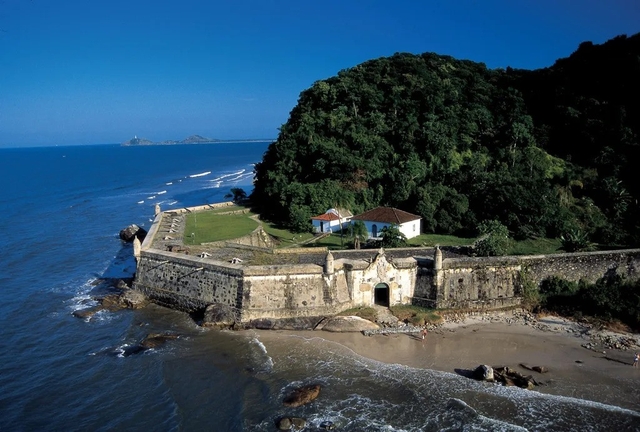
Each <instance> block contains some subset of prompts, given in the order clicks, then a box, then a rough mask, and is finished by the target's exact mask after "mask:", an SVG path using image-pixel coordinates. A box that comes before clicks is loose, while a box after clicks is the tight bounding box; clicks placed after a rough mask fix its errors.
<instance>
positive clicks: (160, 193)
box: [156, 190, 167, 195]
mask: <svg viewBox="0 0 640 432" xmlns="http://www.w3.org/2000/svg"><path fill="white" fill-rule="evenodd" d="M166 193H167V191H166V190H163V191H160V192H158V193H157V194H156V195H164V194H166Z"/></svg>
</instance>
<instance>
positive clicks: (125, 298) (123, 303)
mask: <svg viewBox="0 0 640 432" xmlns="http://www.w3.org/2000/svg"><path fill="white" fill-rule="evenodd" d="M123 284H124V282H123ZM120 286H121V285H119V287H120ZM121 289H122V292H121V293H119V294H107V295H105V296H104V297H101V298H98V299H97V301H98V303H99V304H97V305H96V306H92V307H90V308H86V309H78V310H76V311H73V316H74V317H76V318H81V319H90V318H91V317H93V316H94V315H95V314H96V313H98V312H100V311H102V310H106V311H109V312H117V311H119V310H122V309H141V308H143V307H145V306H146V305H147V304H149V299H148V298H147V297H146V296H145V295H144V294H143V293H141V292H140V291H138V290H133V289H129V288H128V287H127V286H126V284H124V285H122V288H121Z"/></svg>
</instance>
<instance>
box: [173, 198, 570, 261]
mask: <svg viewBox="0 0 640 432" xmlns="http://www.w3.org/2000/svg"><path fill="white" fill-rule="evenodd" d="M244 209H249V208H248V207H243V206H237V205H234V206H228V207H222V208H218V209H212V210H205V211H201V212H196V213H189V214H188V215H187V220H186V228H185V233H184V243H185V244H186V245H196V244H200V243H208V242H215V241H224V240H231V239H234V238H238V237H242V236H245V235H248V234H250V233H251V232H252V231H253V230H254V229H256V228H257V227H258V222H257V221H256V220H254V219H251V217H254V216H255V214H254V213H251V212H247V213H244V214H226V215H223V214H220V213H226V212H231V211H235V210H244ZM262 227H263V228H264V230H265V231H266V232H267V233H268V234H269V235H271V236H272V237H274V238H275V239H276V240H277V241H278V242H279V244H278V248H283V247H296V246H306V247H323V246H324V247H327V248H328V249H331V250H340V249H350V248H351V247H352V242H351V241H350V240H349V239H348V238H347V237H346V236H345V237H343V238H341V237H340V234H339V233H334V234H331V235H329V236H327V237H324V238H322V239H319V240H318V241H315V242H311V243H307V244H306V245H303V243H304V242H306V241H308V240H311V239H312V238H313V234H311V233H302V234H300V233H293V232H291V231H289V230H287V229H284V228H282V227H280V226H279V225H276V224H273V223H269V222H262ZM191 233H193V235H191ZM474 241H475V239H473V238H465V237H456V236H453V235H443V234H421V235H419V236H417V237H414V238H412V239H410V240H409V245H410V246H426V247H433V246H435V245H439V246H467V245H471V244H473V242H474ZM560 252H562V251H561V250H560V240H559V239H544V238H543V239H534V240H522V241H518V242H514V243H513V246H512V247H511V248H510V249H509V251H508V254H509V255H536V254H551V253H560Z"/></svg>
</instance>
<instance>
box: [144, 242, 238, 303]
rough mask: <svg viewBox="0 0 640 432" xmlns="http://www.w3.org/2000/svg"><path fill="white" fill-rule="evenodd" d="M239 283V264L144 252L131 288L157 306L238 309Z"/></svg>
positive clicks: (155, 251) (157, 252)
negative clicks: (157, 304)
mask: <svg viewBox="0 0 640 432" xmlns="http://www.w3.org/2000/svg"><path fill="white" fill-rule="evenodd" d="M243 282H244V281H243V270H242V267H241V266H239V265H234V264H227V263H220V262H215V261H211V260H205V259H202V258H193V257H189V256H188V255H183V254H177V253H172V252H163V251H157V250H146V251H143V252H141V255H140V260H139V262H138V269H137V272H136V279H135V282H134V287H135V288H136V289H138V290H140V291H142V292H143V293H144V294H146V295H147V296H148V297H149V298H150V299H152V300H153V301H155V302H157V303H160V304H163V305H168V306H171V307H174V308H176V309H180V310H185V311H188V312H193V311H197V310H202V309H204V308H205V307H206V306H207V305H209V304H212V303H223V304H227V305H230V306H232V307H235V308H238V309H239V308H241V307H242V294H243Z"/></svg>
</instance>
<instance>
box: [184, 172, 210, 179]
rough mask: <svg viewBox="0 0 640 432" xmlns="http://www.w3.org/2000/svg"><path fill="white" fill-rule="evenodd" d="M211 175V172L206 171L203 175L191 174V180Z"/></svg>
mask: <svg viewBox="0 0 640 432" xmlns="http://www.w3.org/2000/svg"><path fill="white" fill-rule="evenodd" d="M209 174H211V171H206V172H203V173H200V174H191V175H190V176H189V177H191V178H193V177H204V176H206V175H209Z"/></svg>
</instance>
